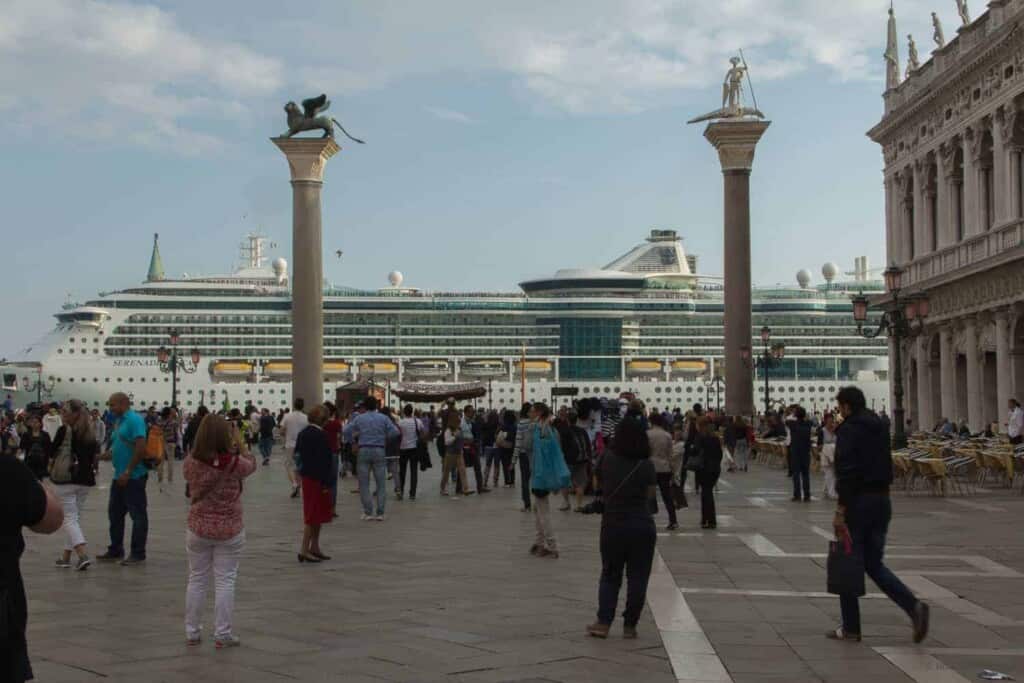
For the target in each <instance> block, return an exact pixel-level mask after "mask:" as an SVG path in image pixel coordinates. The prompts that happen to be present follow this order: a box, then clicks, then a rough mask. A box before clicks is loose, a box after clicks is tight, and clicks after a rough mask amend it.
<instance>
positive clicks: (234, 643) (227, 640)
mask: <svg viewBox="0 0 1024 683" xmlns="http://www.w3.org/2000/svg"><path fill="white" fill-rule="evenodd" d="M213 644H214V647H216V648H217V649H218V650H223V649H224V648H228V647H238V646H239V645H241V644H242V639H241V638H239V637H238V636H234V635H231V636H221V637H219V638H217V639H216V640H214V641H213Z"/></svg>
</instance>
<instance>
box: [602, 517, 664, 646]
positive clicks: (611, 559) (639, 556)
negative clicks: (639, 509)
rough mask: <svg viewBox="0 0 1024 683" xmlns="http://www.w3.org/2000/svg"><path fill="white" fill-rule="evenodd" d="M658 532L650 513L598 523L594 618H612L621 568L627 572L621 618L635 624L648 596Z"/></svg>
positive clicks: (616, 601) (613, 616)
mask: <svg viewBox="0 0 1024 683" xmlns="http://www.w3.org/2000/svg"><path fill="white" fill-rule="evenodd" d="M657 539H658V534H657V530H656V529H655V527H654V520H653V519H652V518H651V517H649V516H646V515H645V516H637V517H626V518H623V519H615V520H613V519H609V518H605V519H604V520H603V523H602V525H601V581H600V583H599V584H598V591H597V601H598V608H597V621H598V622H600V623H602V624H610V623H612V622H613V621H614V620H615V608H616V606H617V605H618V603H619V589H620V588H622V575H623V570H625V574H626V609H625V610H623V612H622V621H623V622H624V623H625V624H626V626H636V623H637V622H638V621H640V612H641V611H642V610H643V608H644V601H645V600H646V599H647V581H648V579H650V578H651V564H652V563H653V562H654V545H655V543H656V542H657Z"/></svg>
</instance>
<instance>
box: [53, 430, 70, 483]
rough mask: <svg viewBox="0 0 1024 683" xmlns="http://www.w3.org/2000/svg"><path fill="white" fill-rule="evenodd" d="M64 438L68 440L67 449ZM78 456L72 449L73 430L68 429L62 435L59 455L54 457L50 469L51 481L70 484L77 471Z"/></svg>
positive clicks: (58, 450)
mask: <svg viewBox="0 0 1024 683" xmlns="http://www.w3.org/2000/svg"><path fill="white" fill-rule="evenodd" d="M64 439H67V440H68V443H67V450H65V449H64V448H63V446H64ZM75 464H76V458H75V453H74V451H73V450H72V444H71V430H70V429H66V430H65V432H64V435H63V436H62V437H61V445H60V446H59V447H58V449H57V456H56V457H55V458H54V459H53V465H52V469H51V470H50V481H52V482H53V483H54V484H70V483H71V480H72V478H73V476H74V472H75Z"/></svg>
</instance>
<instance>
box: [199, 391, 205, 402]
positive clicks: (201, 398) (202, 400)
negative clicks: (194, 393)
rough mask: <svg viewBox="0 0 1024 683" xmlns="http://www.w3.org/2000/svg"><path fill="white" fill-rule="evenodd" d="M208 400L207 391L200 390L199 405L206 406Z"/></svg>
mask: <svg viewBox="0 0 1024 683" xmlns="http://www.w3.org/2000/svg"><path fill="white" fill-rule="evenodd" d="M205 399H206V389H200V390H199V405H204V404H205Z"/></svg>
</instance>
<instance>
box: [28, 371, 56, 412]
mask: <svg viewBox="0 0 1024 683" xmlns="http://www.w3.org/2000/svg"><path fill="white" fill-rule="evenodd" d="M37 372H38V373H39V374H38V377H37V378H36V381H34V382H29V381H28V377H22V378H21V386H22V387H23V388H24V389H25V393H30V392H33V391H34V392H36V403H42V402H43V394H46V395H47V396H50V395H51V394H53V387H54V385H55V384H56V381H55V380H54V379H53V377H51V378H50V379H48V380H46V381H45V382H44V381H43V368H42V367H40V368H39V370H38V371H37Z"/></svg>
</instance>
